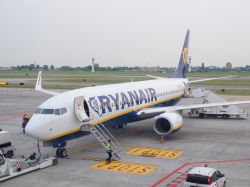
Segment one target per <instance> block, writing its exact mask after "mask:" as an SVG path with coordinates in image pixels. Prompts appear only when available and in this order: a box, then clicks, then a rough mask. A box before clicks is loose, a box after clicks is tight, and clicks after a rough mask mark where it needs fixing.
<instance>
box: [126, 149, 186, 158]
mask: <svg viewBox="0 0 250 187" xmlns="http://www.w3.org/2000/svg"><path fill="white" fill-rule="evenodd" d="M128 154H133V155H140V156H150V157H160V158H178V157H180V156H181V155H182V154H183V151H177V150H171V149H158V148H148V147H137V148H134V149H131V150H130V151H128Z"/></svg>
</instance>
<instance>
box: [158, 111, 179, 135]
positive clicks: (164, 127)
mask: <svg viewBox="0 0 250 187" xmlns="http://www.w3.org/2000/svg"><path fill="white" fill-rule="evenodd" d="M155 119H156V121H155V125H154V130H155V132H156V133H157V134H159V135H166V134H171V133H173V132H175V131H177V130H179V129H180V128H181V127H182V124H183V118H182V116H181V115H180V114H179V113H177V112H165V113H163V114H161V115H159V116H157V117H155Z"/></svg>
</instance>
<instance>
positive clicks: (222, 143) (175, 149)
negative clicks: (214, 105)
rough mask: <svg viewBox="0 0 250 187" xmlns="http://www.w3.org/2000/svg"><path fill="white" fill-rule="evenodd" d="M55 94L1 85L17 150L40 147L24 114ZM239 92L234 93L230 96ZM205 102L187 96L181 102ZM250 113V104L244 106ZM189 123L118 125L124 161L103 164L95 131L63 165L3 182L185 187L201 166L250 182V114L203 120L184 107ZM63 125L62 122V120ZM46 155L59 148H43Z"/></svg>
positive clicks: (72, 147) (0, 124) (23, 186)
mask: <svg viewBox="0 0 250 187" xmlns="http://www.w3.org/2000/svg"><path fill="white" fill-rule="evenodd" d="M49 97H50V96H48V95H46V94H43V93H38V92H34V91H30V90H15V89H13V90H11V89H8V91H7V90H6V89H0V108H1V110H0V128H2V129H3V130H7V131H9V132H10V134H11V137H12V140H13V142H12V143H13V144H14V146H15V148H16V152H15V153H16V154H17V155H19V154H30V153H33V152H34V151H37V141H36V140H35V139H33V138H31V137H29V136H27V135H25V134H23V133H22V128H21V121H22V115H23V114H24V113H26V112H33V111H34V110H35V108H37V107H38V106H39V105H40V104H41V103H42V102H43V101H45V100H46V99H47V98H49ZM227 97H233V96H227ZM196 102H200V100H199V99H194V98H193V99H183V100H182V101H181V102H180V103H179V104H190V103H196ZM242 108H244V109H245V110H247V111H248V113H250V105H244V106H242ZM183 116H184V125H183V128H182V129H181V130H180V131H178V132H177V133H176V134H173V135H169V136H165V137H164V141H163V142H161V141H160V140H161V137H160V136H159V135H157V134H156V133H155V132H154V130H153V126H154V120H153V119H150V120H145V121H141V122H137V123H131V124H128V125H127V126H125V127H124V128H123V129H112V130H111V132H112V134H113V135H114V136H115V137H116V139H117V140H118V141H119V142H120V144H121V145H122V148H121V157H122V160H121V161H122V162H113V163H112V164H110V165H107V164H105V163H103V162H102V161H103V160H104V159H105V158H106V156H107V155H106V152H105V150H104V149H103V148H102V147H101V146H100V145H99V144H98V142H97V141H96V140H95V139H94V137H93V136H92V135H88V136H85V137H82V138H79V139H76V140H72V141H69V142H68V145H67V148H68V153H69V156H68V158H66V159H59V161H58V165H57V166H53V167H49V168H46V169H43V170H40V171H35V172H32V173H29V174H26V175H23V176H20V177H16V178H13V179H10V180H8V181H5V182H2V183H1V184H0V186H3V187H12V186H13V187H14V186H15V187H16V186H18V187H33V186H35V187H47V186H53V187H64V186H65V187H66V186H67V187H68V186H72V187H75V186H91V187H92V186H94V187H97V186H127V187H128V186H131V187H132V186H172V187H173V186H182V184H183V181H184V180H185V176H186V173H187V171H188V170H189V169H190V168H192V167H194V166H198V165H201V166H202V165H204V164H208V166H211V167H214V168H216V169H220V170H222V171H223V172H224V173H225V175H226V177H227V186H237V187H238V186H241V187H247V186H250V177H249V173H250V148H249V147H250V119H249V118H248V119H247V120H239V119H238V120H237V119H231V120H230V119H228V120H223V119H199V118H197V119H196V118H195V119H194V118H190V117H188V116H187V112H184V114H183ZM58 125H60V124H58ZM41 151H42V153H43V154H49V155H50V156H54V155H55V149H53V148H50V147H41Z"/></svg>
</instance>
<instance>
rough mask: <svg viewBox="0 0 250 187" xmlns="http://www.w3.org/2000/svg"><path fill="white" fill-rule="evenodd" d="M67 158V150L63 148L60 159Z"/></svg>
mask: <svg viewBox="0 0 250 187" xmlns="http://www.w3.org/2000/svg"><path fill="white" fill-rule="evenodd" d="M67 156H68V152H67V149H65V148H63V149H62V158H65V157H67Z"/></svg>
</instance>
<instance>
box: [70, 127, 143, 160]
mask: <svg viewBox="0 0 250 187" xmlns="http://www.w3.org/2000/svg"><path fill="white" fill-rule="evenodd" d="M141 129H143V127H138V128H135V129H131V131H126V132H124V133H121V134H119V135H118V136H116V138H119V137H122V136H125V135H127V134H131V133H134V132H136V131H138V130H141ZM98 145H100V144H99V143H94V144H90V145H87V146H83V147H80V148H78V149H75V150H72V151H70V152H69V154H70V155H73V154H76V153H78V152H80V151H85V150H87V149H91V148H93V147H96V146H98Z"/></svg>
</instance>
